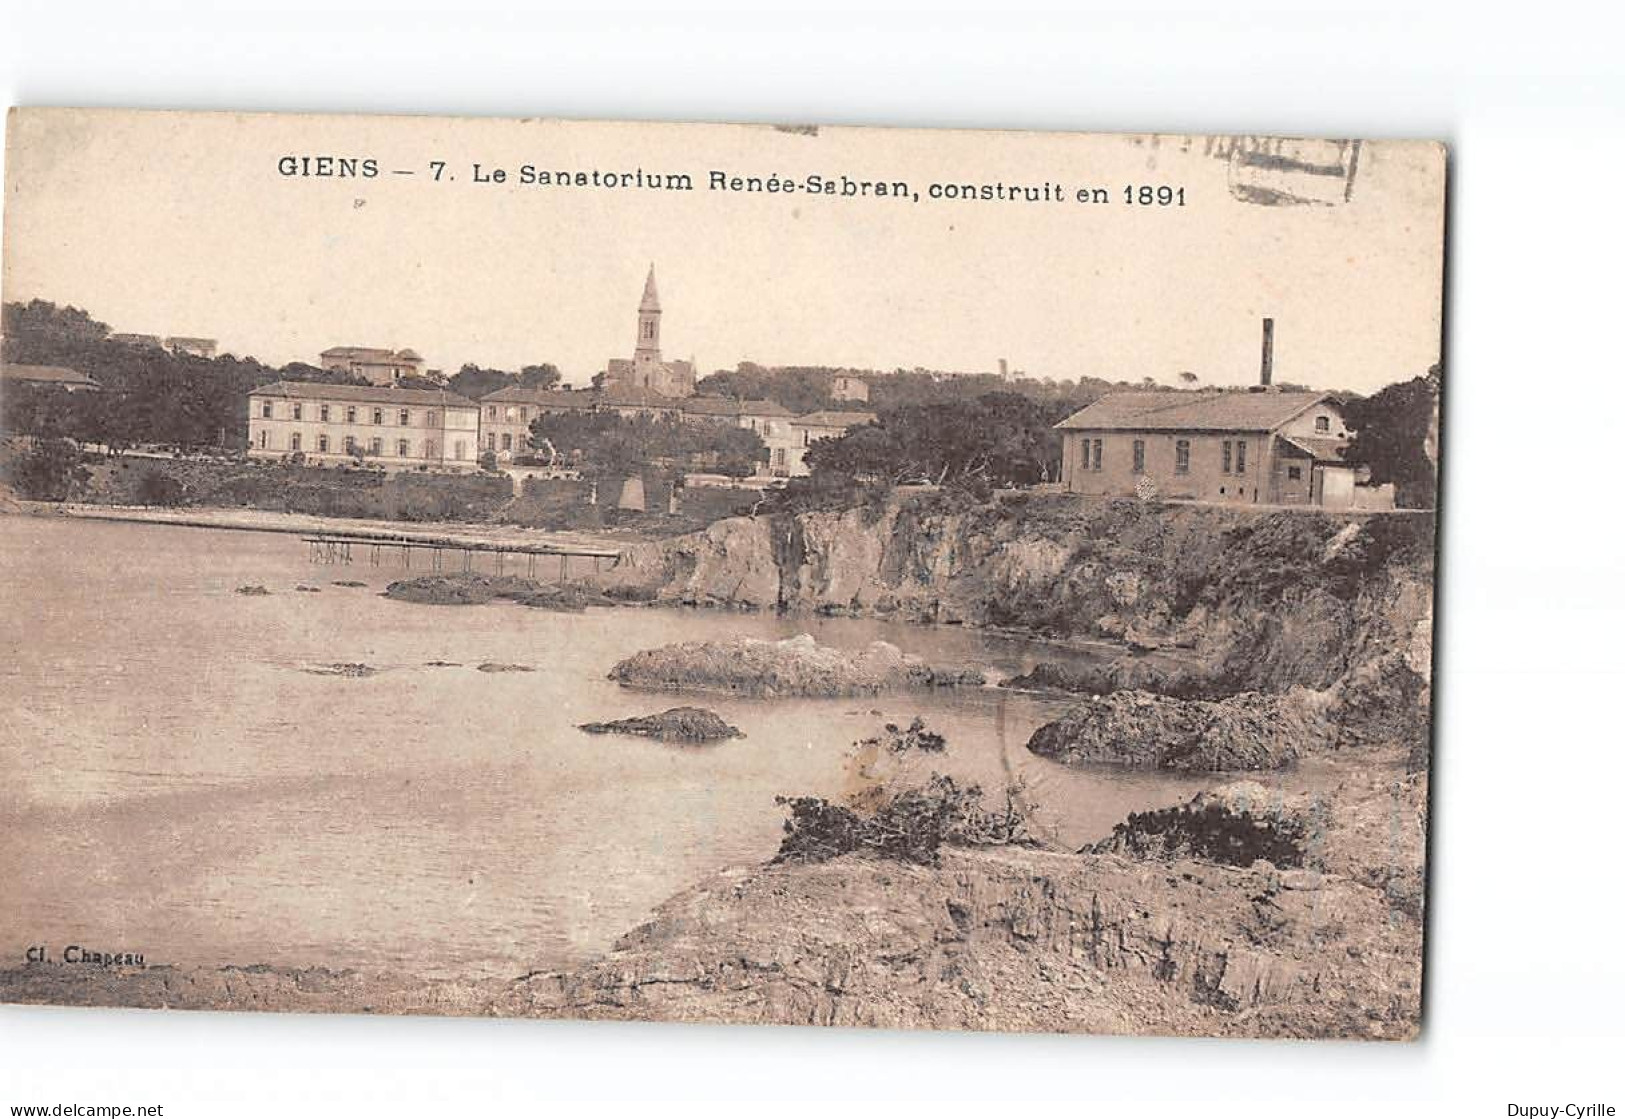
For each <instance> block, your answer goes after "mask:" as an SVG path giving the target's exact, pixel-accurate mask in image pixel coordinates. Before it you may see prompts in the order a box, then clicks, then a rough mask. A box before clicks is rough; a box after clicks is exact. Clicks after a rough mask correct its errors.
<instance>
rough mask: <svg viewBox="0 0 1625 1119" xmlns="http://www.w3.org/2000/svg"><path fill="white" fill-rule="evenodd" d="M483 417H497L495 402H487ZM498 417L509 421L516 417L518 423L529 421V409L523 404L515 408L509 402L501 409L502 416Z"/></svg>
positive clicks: (492, 418)
mask: <svg viewBox="0 0 1625 1119" xmlns="http://www.w3.org/2000/svg"><path fill="white" fill-rule="evenodd" d="M485 418H486V419H488V420H495V419H498V418H499V417H498V416H497V406H496V405H495V404H487V405H486V406H485ZM500 418H501V419H504V420H508V421H509V422H512V421H513V420H515V419H517V420H518V421H519V422H520V423H529V422H530V409H529V408H528V407H527V406H525V405H523V404H521V405H519V407H517V408H515V407H514V406H513V405H512V404H509V405H508V406H507V407H505V408H503V409H502V416H501V417H500Z"/></svg>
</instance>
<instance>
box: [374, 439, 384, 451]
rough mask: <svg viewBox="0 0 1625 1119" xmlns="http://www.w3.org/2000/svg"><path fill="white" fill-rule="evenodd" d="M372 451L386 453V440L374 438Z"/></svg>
mask: <svg viewBox="0 0 1625 1119" xmlns="http://www.w3.org/2000/svg"><path fill="white" fill-rule="evenodd" d="M372 453H373V454H375V455H381V454H383V453H384V441H383V440H382V439H374V440H373V441H372Z"/></svg>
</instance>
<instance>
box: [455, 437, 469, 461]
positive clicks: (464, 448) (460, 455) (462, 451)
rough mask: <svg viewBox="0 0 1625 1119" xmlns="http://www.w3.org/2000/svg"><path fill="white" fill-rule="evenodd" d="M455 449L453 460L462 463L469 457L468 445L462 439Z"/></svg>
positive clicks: (458, 441)
mask: <svg viewBox="0 0 1625 1119" xmlns="http://www.w3.org/2000/svg"><path fill="white" fill-rule="evenodd" d="M455 449H456V453H455V454H454V455H452V458H454V459H457V460H458V461H459V462H460V461H462V460H463V459H466V458H467V457H468V445H467V444H466V443H464V442H463V441H462V440H461V439H459V440H457V446H456V448H455Z"/></svg>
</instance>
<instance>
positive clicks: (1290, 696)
mask: <svg viewBox="0 0 1625 1119" xmlns="http://www.w3.org/2000/svg"><path fill="white" fill-rule="evenodd" d="M1325 702H1326V701H1325V699H1324V697H1323V696H1322V695H1321V694H1320V693H1317V692H1311V691H1309V690H1307V689H1304V688H1294V689H1293V690H1292V691H1290V692H1287V693H1286V694H1285V695H1264V694H1262V693H1259V692H1243V693H1241V694H1240V695H1235V696H1231V697H1230V698H1229V699H1224V700H1219V701H1217V702H1213V701H1209V700H1194V699H1173V698H1170V697H1168V696H1157V695H1152V694H1150V693H1148V692H1113V693H1112V694H1110V695H1103V696H1095V697H1092V698H1090V699H1086V700H1084V701H1083V702H1081V703H1079V704H1078V705H1077V706H1075V707H1073V708H1072V709H1071V710H1069V711H1068V712H1067V713H1066V714H1064V715H1062V716H1061V717H1060V718H1059V719H1057V720H1055V721H1054V722H1052V723H1046V724H1044V725H1043V726H1041V727H1039V728H1038V729H1037V730H1036V731H1034V732H1033V736H1032V738H1031V739H1029V740H1028V742H1027V749H1029V750H1031V751H1032V752H1033V753H1035V754H1038V755H1040V756H1042V757H1046V758H1054V759H1055V760H1057V761H1061V762H1067V763H1069V764H1087V763H1091V762H1112V763H1116V764H1119V765H1132V766H1142V767H1145V768H1149V769H1181V770H1212V771H1222V770H1235V769H1242V770H1249V769H1252V770H1256V769H1279V768H1281V767H1282V766H1285V765H1290V764H1291V763H1292V762H1294V761H1296V760H1297V759H1298V757H1299V756H1301V755H1303V754H1306V753H1312V752H1314V751H1315V750H1317V749H1320V748H1323V747H1326V746H1328V745H1329V744H1330V741H1331V737H1332V732H1331V728H1330V726H1329V725H1328V723H1327V721H1326V718H1325V715H1324V713H1323V709H1324V707H1325Z"/></svg>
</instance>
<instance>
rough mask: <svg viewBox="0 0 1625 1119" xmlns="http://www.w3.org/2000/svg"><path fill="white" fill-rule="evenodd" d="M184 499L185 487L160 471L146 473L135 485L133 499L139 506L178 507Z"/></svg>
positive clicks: (177, 480)
mask: <svg viewBox="0 0 1625 1119" xmlns="http://www.w3.org/2000/svg"><path fill="white" fill-rule="evenodd" d="M185 497H186V487H185V486H184V485H182V484H181V482H180V480H179V479H178V478H172V477H170V476H169V475H168V474H165V473H164V472H163V471H162V470H149V471H147V472H146V473H145V474H143V475H141V480H140V481H139V482H137V483H136V484H135V499H136V502H137V503H138V504H140V505H179V504H180V503H181V502H182V501H183V500H184V499H185Z"/></svg>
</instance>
